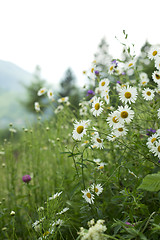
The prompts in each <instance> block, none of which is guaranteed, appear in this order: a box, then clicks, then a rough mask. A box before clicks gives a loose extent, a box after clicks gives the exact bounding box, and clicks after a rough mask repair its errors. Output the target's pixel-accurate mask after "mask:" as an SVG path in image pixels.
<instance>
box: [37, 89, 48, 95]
mask: <svg viewBox="0 0 160 240" xmlns="http://www.w3.org/2000/svg"><path fill="white" fill-rule="evenodd" d="M46 92H47V89H46V88H41V89H39V91H38V93H37V95H38V96H41V95H43V94H45V93H46Z"/></svg>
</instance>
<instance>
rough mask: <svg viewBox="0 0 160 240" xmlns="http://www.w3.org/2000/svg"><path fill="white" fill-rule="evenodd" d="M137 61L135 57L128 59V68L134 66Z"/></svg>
mask: <svg viewBox="0 0 160 240" xmlns="http://www.w3.org/2000/svg"><path fill="white" fill-rule="evenodd" d="M135 62H136V61H135V59H131V60H130V61H128V62H127V63H126V69H130V68H132V67H134V65H135Z"/></svg>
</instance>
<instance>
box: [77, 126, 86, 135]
mask: <svg viewBox="0 0 160 240" xmlns="http://www.w3.org/2000/svg"><path fill="white" fill-rule="evenodd" d="M83 130H84V127H83V126H79V127H77V133H79V134H81V133H82V132H83Z"/></svg>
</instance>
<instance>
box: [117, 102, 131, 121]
mask: <svg viewBox="0 0 160 240" xmlns="http://www.w3.org/2000/svg"><path fill="white" fill-rule="evenodd" d="M118 112H119V122H120V123H121V124H124V123H125V122H126V123H130V122H131V120H132V119H133V117H134V111H133V110H131V108H130V107H128V106H127V105H126V106H124V107H123V106H119V107H118Z"/></svg>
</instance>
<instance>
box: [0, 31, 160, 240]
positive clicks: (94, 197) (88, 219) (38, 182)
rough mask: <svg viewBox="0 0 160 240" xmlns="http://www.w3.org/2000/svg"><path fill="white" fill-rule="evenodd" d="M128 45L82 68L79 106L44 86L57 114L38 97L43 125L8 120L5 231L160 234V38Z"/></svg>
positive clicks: (34, 235)
mask: <svg viewBox="0 0 160 240" xmlns="http://www.w3.org/2000/svg"><path fill="white" fill-rule="evenodd" d="M123 33H124V39H125V40H126V39H127V34H126V33H125V31H124V32H123ZM122 44H123V47H124V49H125V58H122V59H119V58H118V59H112V60H111V61H109V63H108V64H101V63H99V62H98V61H93V62H92V63H91V67H90V69H88V70H87V71H84V76H85V77H86V86H85V87H84V88H83V90H82V91H83V92H84V96H83V97H82V99H81V101H80V103H79V109H76V108H74V107H73V106H72V104H71V103H70V96H65V97H63V98H59V99H57V100H55V99H54V95H55V93H54V89H47V88H46V87H45V86H41V89H39V91H38V92H37V94H38V96H39V98H41V96H42V95H46V96H47V97H48V99H49V101H50V106H51V108H52V111H53V117H51V118H49V119H47V118H46V119H45V116H44V115H45V113H44V112H43V111H42V110H41V105H40V104H39V102H35V105H34V106H33V108H34V109H35V112H36V114H37V122H36V123H35V124H28V126H27V127H25V128H23V129H22V130H21V133H20V134H19V133H18V132H19V131H20V130H17V129H16V126H13V125H12V124H10V126H9V133H10V137H9V139H7V138H6V139H3V140H2V141H1V143H0V164H1V165H0V166H1V167H0V176H1V184H0V239H2V240H5V239H10V240H13V239H18V240H25V239H26V240H27V239H33V240H34V239H38V240H43V239H64V240H72V239H73V240H78V239H82V240H103V239H114V240H118V239H121V240H123V239H128V240H129V239H134V240H159V239H160V46H158V45H157V46H148V47H147V46H146V47H145V48H144V49H143V52H142V53H141V55H140V56H136V55H135V53H134V46H133V45H131V46H129V45H127V43H125V42H124V43H122ZM86 54H87V53H86ZM150 66H152V68H151V67H150ZM148 69H151V73H150V74H149V72H148ZM55 101H56V102H57V105H56V107H55V105H54V103H55ZM42 117H43V119H42ZM18 134H19V135H18Z"/></svg>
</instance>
